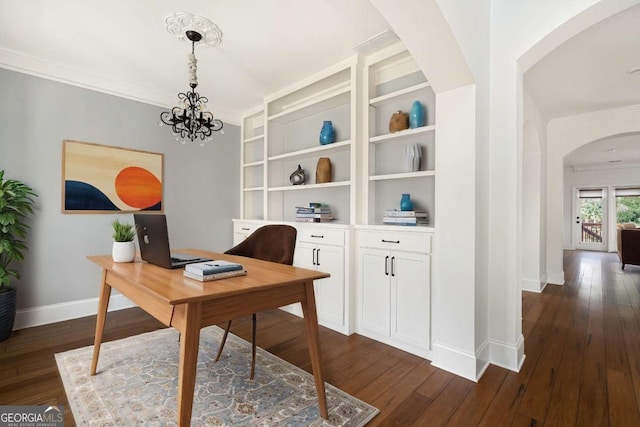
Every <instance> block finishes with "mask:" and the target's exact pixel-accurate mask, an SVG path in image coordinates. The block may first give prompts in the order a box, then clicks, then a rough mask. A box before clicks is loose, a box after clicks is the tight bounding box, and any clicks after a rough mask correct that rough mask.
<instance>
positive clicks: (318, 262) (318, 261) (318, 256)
mask: <svg viewBox="0 0 640 427" xmlns="http://www.w3.org/2000/svg"><path fill="white" fill-rule="evenodd" d="M316 265H320V248H318V249H316Z"/></svg>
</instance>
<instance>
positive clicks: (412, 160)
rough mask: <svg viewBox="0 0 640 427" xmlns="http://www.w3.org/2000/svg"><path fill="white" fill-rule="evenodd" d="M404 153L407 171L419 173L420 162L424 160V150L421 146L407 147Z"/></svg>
mask: <svg viewBox="0 0 640 427" xmlns="http://www.w3.org/2000/svg"><path fill="white" fill-rule="evenodd" d="M404 151H405V158H406V161H407V170H408V171H409V172H418V171H419V170H420V161H421V160H422V150H421V149H420V146H419V145H418V144H412V145H407V146H406V147H405V148H404Z"/></svg>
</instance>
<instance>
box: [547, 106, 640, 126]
mask: <svg viewBox="0 0 640 427" xmlns="http://www.w3.org/2000/svg"><path fill="white" fill-rule="evenodd" d="M635 112H640V104H634V105H627V106H624V107H617V108H610V109H608V110H598V111H591V112H588V113H581V114H574V115H571V116H563V117H557V118H555V119H551V121H550V122H549V123H550V124H551V123H562V122H569V121H572V120H581V119H592V118H595V117H609V116H616V115H618V114H622V113H635Z"/></svg>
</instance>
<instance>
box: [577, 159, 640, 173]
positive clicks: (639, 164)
mask: <svg viewBox="0 0 640 427" xmlns="http://www.w3.org/2000/svg"><path fill="white" fill-rule="evenodd" d="M568 166H569V167H570V168H571V169H572V170H573V171H574V172H583V171H596V170H609V169H632V168H640V161H631V162H625V161H622V162H619V163H591V164H584V165H568Z"/></svg>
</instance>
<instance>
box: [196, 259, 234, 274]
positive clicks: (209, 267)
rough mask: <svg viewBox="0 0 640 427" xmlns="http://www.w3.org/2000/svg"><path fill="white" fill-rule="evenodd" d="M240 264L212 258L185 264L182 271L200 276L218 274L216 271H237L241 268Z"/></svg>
mask: <svg viewBox="0 0 640 427" xmlns="http://www.w3.org/2000/svg"><path fill="white" fill-rule="evenodd" d="M242 269H243V268H242V265H241V264H238V263H235V262H229V261H223V260H218V261H216V260H214V261H205V262H196V263H193V264H187V265H186V266H185V267H184V271H188V272H190V273H192V274H198V275H200V276H206V275H209V274H218V273H226V272H228V271H239V270H242Z"/></svg>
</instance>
